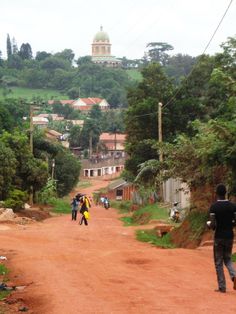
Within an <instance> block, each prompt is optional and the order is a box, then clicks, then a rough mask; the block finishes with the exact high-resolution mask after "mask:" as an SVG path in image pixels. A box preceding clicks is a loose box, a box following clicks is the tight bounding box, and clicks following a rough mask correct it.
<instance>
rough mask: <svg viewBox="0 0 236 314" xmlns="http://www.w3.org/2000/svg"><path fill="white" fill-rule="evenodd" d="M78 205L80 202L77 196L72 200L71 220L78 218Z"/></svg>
mask: <svg viewBox="0 0 236 314" xmlns="http://www.w3.org/2000/svg"><path fill="white" fill-rule="evenodd" d="M78 206H79V202H78V201H77V200H76V197H74V198H73V200H72V202H71V216H72V217H71V220H76V219H77V212H78Z"/></svg>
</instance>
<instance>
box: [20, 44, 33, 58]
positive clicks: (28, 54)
mask: <svg viewBox="0 0 236 314" xmlns="http://www.w3.org/2000/svg"><path fill="white" fill-rule="evenodd" d="M18 54H19V56H20V57H21V58H22V59H23V60H27V59H32V58H33V53H32V48H31V46H30V44H29V43H26V44H24V43H23V44H22V45H21V47H20V51H19V53H18Z"/></svg>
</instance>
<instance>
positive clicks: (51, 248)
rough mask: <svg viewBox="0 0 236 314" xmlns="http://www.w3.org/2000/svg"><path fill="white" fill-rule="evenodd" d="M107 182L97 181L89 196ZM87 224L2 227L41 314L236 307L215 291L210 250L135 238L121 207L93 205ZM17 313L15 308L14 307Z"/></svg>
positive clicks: (1, 250)
mask: <svg viewBox="0 0 236 314" xmlns="http://www.w3.org/2000/svg"><path fill="white" fill-rule="evenodd" d="M105 185H107V182H103V181H98V180H97V181H95V180H94V186H93V187H92V188H88V189H85V190H84V192H86V193H88V194H90V195H91V192H92V190H97V189H99V188H100V187H102V186H105ZM90 212H91V219H90V221H89V226H84V225H83V226H80V225H79V224H78V222H75V221H71V217H70V215H62V216H58V217H53V218H50V219H46V220H45V221H44V222H36V223H34V224H30V225H25V226H12V225H9V229H8V230H0V239H1V242H0V255H6V256H7V257H8V261H7V266H8V267H10V268H11V269H12V270H13V273H12V274H11V279H12V280H13V282H15V283H16V284H18V285H27V287H26V288H25V289H24V290H23V291H22V292H17V293H14V294H13V298H16V299H17V298H18V299H19V298H21V299H22V300H23V301H24V303H25V304H26V306H27V307H28V308H29V311H28V313H36V314H67V313H68V314H77V313H82V314H83V313H86V314H87V313H89V314H90V313H91V314H92V313H94V314H102V313H104V314H106V313H107V314H108V313H114V314H118V313H128V314H133V313H135V314H137V313H140V314H143V313H144V314H146V313H147V314H149V313H161V314H162V313H175V314H176V313H177V314H178V313H179V314H187V313H191V314H195V313H196V314H199V313H214V314H216V313H220V314H222V313H224V314H225V313H234V314H235V313H236V291H234V290H233V289H232V283H231V282H230V280H229V277H228V274H227V286H228V290H227V293H226V294H219V293H217V292H214V289H215V288H217V286H216V276H215V271H214V266H213V260H212V249H211V248H210V247H204V248H201V249H196V250H187V249H170V250H169V249H168V250H167V249H158V248H155V247H153V246H151V245H149V244H147V243H141V242H138V241H137V240H136V239H135V233H134V229H137V228H133V227H124V226H122V222H121V221H120V220H119V219H118V218H119V215H118V214H117V212H116V210H114V209H109V210H105V209H104V208H102V207H101V206H95V205H93V207H92V208H91V210H90ZM16 312H17V310H16Z"/></svg>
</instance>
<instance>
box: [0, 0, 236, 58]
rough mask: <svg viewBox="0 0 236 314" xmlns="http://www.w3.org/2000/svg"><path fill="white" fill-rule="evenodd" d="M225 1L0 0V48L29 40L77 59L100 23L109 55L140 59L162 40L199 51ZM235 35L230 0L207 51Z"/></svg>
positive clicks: (235, 8) (87, 51) (235, 10)
mask: <svg viewBox="0 0 236 314" xmlns="http://www.w3.org/2000/svg"><path fill="white" fill-rule="evenodd" d="M229 3H230V0H197V1H196V0H195V1H194V0H117V1H115V0H0V10H1V11H0V12H1V18H0V50H1V51H2V53H3V56H6V37H7V34H8V33H9V35H10V37H11V38H13V37H15V39H16V42H17V44H18V48H19V47H20V46H21V44H22V43H27V42H28V43H29V44H30V45H31V47H32V50H33V54H34V55H35V53H36V52H37V51H47V52H52V53H55V52H59V51H62V50H63V49H65V48H69V49H72V50H73V51H74V53H75V55H76V58H78V57H80V56H84V55H91V43H92V41H93V37H94V35H95V34H96V32H98V31H99V29H100V25H103V29H104V31H106V32H107V33H108V35H109V37H110V42H111V44H112V55H115V56H116V57H123V56H126V57H127V58H130V59H135V58H138V59H139V58H142V57H143V55H144V51H145V49H146V44H147V43H149V42H156V41H157V42H167V43H169V44H171V45H172V46H174V50H173V53H174V54H176V53H183V54H189V55H192V56H196V55H199V54H201V53H202V52H203V50H204V48H205V46H206V44H207V42H208V41H209V39H210V37H211V36H212V34H213V32H214V30H215V28H216V27H217V25H218V23H219V21H220V19H221V17H222V16H223V14H224V12H225V10H226V8H227V6H228V4H229ZM235 34H236V0H234V1H233V3H232V5H231V7H230V9H229V11H228V13H227V15H226V17H225V19H224V21H223V23H222V25H221V27H220V29H219V30H218V32H217V34H216V36H215V38H214V40H213V42H212V43H211V46H210V47H209V49H208V50H207V53H209V54H214V53H215V52H217V51H220V50H221V49H220V47H219V45H220V44H221V43H222V42H225V41H226V39H227V37H230V36H234V35H235Z"/></svg>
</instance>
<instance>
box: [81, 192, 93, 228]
mask: <svg viewBox="0 0 236 314" xmlns="http://www.w3.org/2000/svg"><path fill="white" fill-rule="evenodd" d="M90 206H91V203H90V201H89V199H88V197H87V196H86V195H83V196H81V197H80V213H81V214H82V217H81V220H80V223H79V224H80V225H82V224H83V222H84V224H85V225H86V226H87V225H88V220H87V218H86V216H85V212H88V210H89V207H90Z"/></svg>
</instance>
